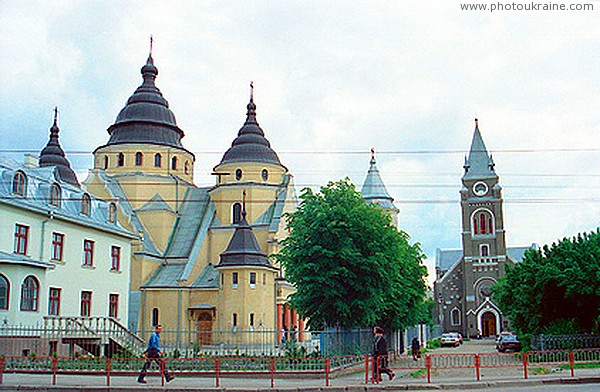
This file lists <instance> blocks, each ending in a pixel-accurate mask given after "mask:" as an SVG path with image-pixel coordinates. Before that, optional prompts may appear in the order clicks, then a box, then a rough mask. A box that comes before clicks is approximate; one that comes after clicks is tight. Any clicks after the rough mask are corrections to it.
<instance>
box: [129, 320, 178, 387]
mask: <svg viewBox="0 0 600 392" xmlns="http://www.w3.org/2000/svg"><path fill="white" fill-rule="evenodd" d="M161 332H162V325H160V324H159V325H156V326H155V327H154V332H153V333H152V336H150V340H148V348H147V349H146V351H145V352H144V358H146V362H145V363H144V366H143V367H142V371H141V372H140V375H139V377H138V380H137V381H138V382H139V383H141V384H146V372H147V371H148V368H149V367H150V365H151V364H152V362H156V364H157V365H158V367H159V368H160V369H161V370H163V369H164V372H165V380H167V382H169V381H172V380H173V379H174V378H175V376H174V375H172V374H170V373H169V371H168V370H167V368H166V366H165V360H164V359H162V355H164V352H162V351H160V333H161Z"/></svg>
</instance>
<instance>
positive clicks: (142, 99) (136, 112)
mask: <svg viewBox="0 0 600 392" xmlns="http://www.w3.org/2000/svg"><path fill="white" fill-rule="evenodd" d="M141 74H142V77H143V83H142V85H141V86H140V87H138V88H137V90H135V92H134V93H133V95H132V96H131V97H130V98H129V99H128V100H127V104H126V105H125V107H124V108H123V109H121V112H120V113H119V115H118V116H117V119H116V121H115V123H114V124H113V125H111V126H110V127H109V128H108V133H109V134H110V139H109V141H108V143H107V145H112V144H123V143H146V144H159V145H165V146H171V147H177V148H183V145H182V144H181V138H182V137H183V136H184V134H183V131H182V130H181V129H179V127H178V126H177V123H176V121H175V115H174V114H173V112H172V111H171V110H170V109H169V103H168V102H167V100H166V99H165V98H164V97H163V96H162V93H161V92H160V90H159V89H158V88H157V87H156V85H155V83H154V82H155V79H156V76H157V75H158V69H157V68H156V66H155V65H154V60H153V59H152V55H150V56H148V60H147V61H146V64H145V65H144V66H143V67H142V69H141Z"/></svg>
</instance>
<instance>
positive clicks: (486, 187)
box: [460, 119, 508, 336]
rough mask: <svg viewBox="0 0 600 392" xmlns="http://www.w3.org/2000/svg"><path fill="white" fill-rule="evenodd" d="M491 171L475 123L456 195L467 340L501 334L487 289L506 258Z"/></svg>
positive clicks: (499, 204)
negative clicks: (468, 338)
mask: <svg viewBox="0 0 600 392" xmlns="http://www.w3.org/2000/svg"><path fill="white" fill-rule="evenodd" d="M494 166H495V165H494V161H493V159H492V156H491V155H490V154H488V151H487V149H486V147H485V143H484V142H483V138H482V137H481V132H480V131H479V123H478V121H477V119H475V131H474V133H473V140H472V142H471V149H470V151H469V156H468V157H466V158H465V164H464V170H465V172H464V175H463V177H462V189H461V190H460V205H461V211H462V244H463V262H464V265H463V274H464V277H463V285H464V286H463V293H464V296H465V298H464V300H463V301H462V303H463V304H464V306H465V308H464V309H463V312H462V314H463V315H466V318H467V320H466V321H467V322H466V323H465V324H466V325H467V327H468V328H469V332H470V335H475V334H477V329H479V331H480V332H481V333H482V334H483V335H484V336H489V335H495V334H497V333H499V332H500V329H501V314H500V311H499V310H498V308H497V307H496V305H495V304H493V302H492V301H491V292H490V288H491V286H493V285H494V284H495V283H496V282H497V281H498V278H499V277H501V276H503V275H504V272H505V264H506V263H507V260H508V259H507V256H506V240H505V232H504V216H503V213H502V202H503V200H502V187H501V186H500V184H499V177H498V175H497V174H496V172H495V167H494Z"/></svg>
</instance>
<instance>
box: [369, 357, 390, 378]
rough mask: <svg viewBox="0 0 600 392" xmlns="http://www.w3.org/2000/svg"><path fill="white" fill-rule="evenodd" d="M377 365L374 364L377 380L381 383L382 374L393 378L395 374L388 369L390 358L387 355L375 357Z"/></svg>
mask: <svg viewBox="0 0 600 392" xmlns="http://www.w3.org/2000/svg"><path fill="white" fill-rule="evenodd" d="M374 358H375V363H374V364H373V373H374V374H375V380H376V381H379V380H380V378H381V373H385V374H387V375H388V377H391V376H392V374H393V373H394V372H392V371H391V370H390V369H388V356H387V355H375V356H374Z"/></svg>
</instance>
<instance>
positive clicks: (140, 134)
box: [86, 52, 195, 251]
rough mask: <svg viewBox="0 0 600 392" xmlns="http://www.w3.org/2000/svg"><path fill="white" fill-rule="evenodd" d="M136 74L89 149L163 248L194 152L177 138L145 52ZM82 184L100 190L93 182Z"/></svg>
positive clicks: (177, 130) (97, 168) (190, 179)
mask: <svg viewBox="0 0 600 392" xmlns="http://www.w3.org/2000/svg"><path fill="white" fill-rule="evenodd" d="M141 74H142V80H143V81H142V84H141V86H139V87H138V88H137V89H136V90H135V92H134V93H133V95H131V97H129V99H128V100H127V103H126V104H125V107H123V109H121V111H120V113H119V114H118V116H117V119H116V120H115V123H114V124H113V125H111V126H110V127H109V128H108V134H109V135H110V138H109V140H108V142H107V143H106V144H105V145H103V146H101V147H98V148H97V149H96V150H95V151H94V170H95V171H102V174H103V175H106V176H108V177H109V178H110V179H111V180H114V181H116V182H118V184H119V186H120V188H121V189H122V191H123V192H124V194H125V196H126V197H127V200H128V201H129V203H130V204H131V208H133V210H135V211H136V213H137V216H138V217H139V219H140V220H141V221H142V223H143V225H144V227H145V228H146V229H147V230H148V233H149V235H150V236H151V237H152V241H153V243H154V244H155V245H156V247H157V248H158V250H159V251H163V250H164V249H165V247H166V245H167V242H168V239H169V236H170V234H171V231H172V230H173V225H174V222H175V219H176V218H177V216H178V214H179V210H180V207H181V203H182V200H183V198H184V195H185V193H186V190H187V189H188V188H190V187H193V181H194V180H193V178H194V161H195V157H194V154H192V153H191V152H190V151H188V150H187V149H185V147H184V146H183V144H182V143H181V139H182V138H183V137H184V133H183V131H182V130H181V129H180V128H179V127H178V126H177V123H176V121H175V115H174V114H173V112H172V111H171V110H170V109H169V103H168V102H167V100H166V99H165V98H164V97H163V95H162V93H161V91H160V90H159V89H158V87H156V84H155V81H156V77H157V75H158V68H157V67H156V66H155V65H154V59H153V58H152V53H151V52H150V54H149V56H148V59H147V61H146V64H145V65H144V66H143V67H142V68H141ZM86 182H87V181H86ZM105 182H106V181H105ZM102 186H103V185H102V184H100V188H101V187H102ZM88 187H90V189H92V191H93V192H95V193H99V194H100V195H102V189H96V190H94V188H95V187H94V184H93V183H91V184H88ZM96 188H98V187H96Z"/></svg>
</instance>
